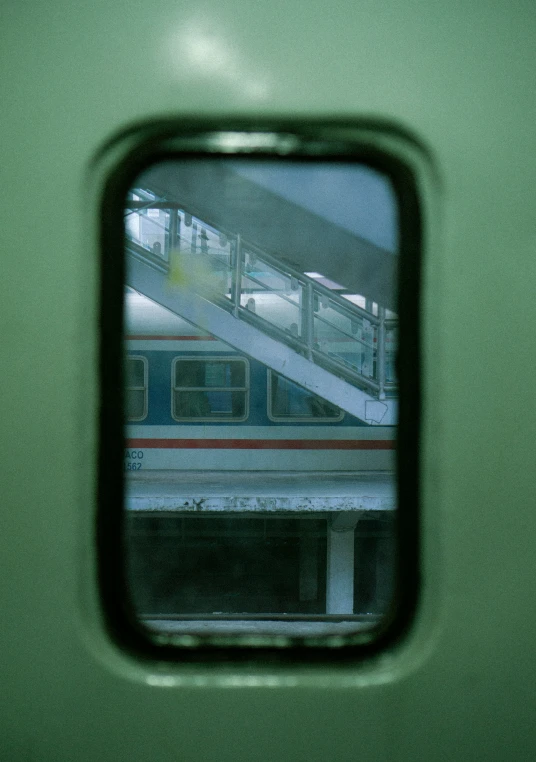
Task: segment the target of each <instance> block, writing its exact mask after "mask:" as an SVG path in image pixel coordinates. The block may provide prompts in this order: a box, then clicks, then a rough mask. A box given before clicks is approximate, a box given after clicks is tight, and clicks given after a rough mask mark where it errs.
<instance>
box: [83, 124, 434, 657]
mask: <svg viewBox="0 0 536 762" xmlns="http://www.w3.org/2000/svg"><path fill="white" fill-rule="evenodd" d="M232 157H237V158H244V157H251V158H252V159H259V158H267V159H280V160H282V161H284V160H285V159H286V158H289V159H291V160H293V159H298V160H300V161H313V162H315V161H317V162H322V161H333V160H340V161H347V162H355V163H360V164H363V165H365V166H369V167H371V168H373V169H376V170H378V171H380V172H383V173H384V174H385V175H386V176H387V177H388V178H389V179H390V181H391V183H392V186H393V190H394V193H395V196H396V200H397V208H398V215H399V239H400V246H399V252H400V267H399V272H398V293H399V294H400V293H401V291H402V287H403V288H404V292H403V295H404V298H403V299H400V300H399V304H398V309H397V313H398V316H399V356H398V360H397V377H398V386H399V399H400V403H399V414H398V429H397V448H396V459H397V497H398V506H399V508H398V511H397V521H396V529H395V532H396V544H397V545H396V547H397V552H396V578H395V597H394V601H393V607H392V609H391V610H389V612H387V613H386V614H385V616H384V618H383V620H382V623H381V627H379V628H378V629H376V630H375V631H374V632H373V633H372V634H367V635H363V636H358V635H356V636H355V637H350V638H346V639H345V641H344V642H343V643H341V644H340V645H339V644H338V647H337V648H333V647H332V646H330V645H325V644H323V643H318V642H316V643H309V642H307V640H306V639H305V640H304V639H300V638H297V639H292V642H291V644H290V646H289V647H287V644H284V647H283V646H282V644H280V643H274V642H270V643H268V644H258V643H257V644H254V645H252V644H250V643H247V644H246V646H247V647H244V642H243V641H241V642H229V641H228V640H227V641H225V640H224V639H218V638H212V639H208V640H207V641H204V642H203V644H202V647H197V644H196V647H193V648H192V647H188V646H182V645H181V646H178V645H176V644H174V643H170V642H169V638H160V639H158V638H149V636H148V634H147V633H146V632H145V631H143V630H142V629H141V628H140V625H139V623H138V621H137V620H136V617H135V615H134V612H133V611H132V609H131V608H130V607H129V605H128V587H127V584H126V578H125V577H126V575H125V564H124V560H123V556H122V554H121V547H122V530H123V526H124V523H125V517H124V513H125V511H124V494H125V488H124V475H123V469H122V463H123V452H124V448H125V428H124V422H123V415H122V412H123V410H124V390H123V369H122V356H123V342H124V332H123V319H124V315H123V291H124V274H125V259H124V255H123V251H124V225H123V213H124V200H125V198H126V194H127V191H128V190H129V188H130V187H132V186H133V185H134V184H135V181H136V178H137V177H138V176H139V175H140V174H141V173H142V172H143V171H144V170H146V169H147V168H148V167H150V166H152V165H154V164H156V163H158V162H160V161H165V160H169V159H172V158H181V159H184V158H189V159H195V158H201V159H206V158H223V159H228V158H232ZM90 169H91V171H92V172H93V179H94V180H95V182H96V184H95V185H94V186H93V187H94V189H95V193H94V201H95V215H96V216H97V217H98V219H99V220H100V227H99V228H98V243H97V246H98V251H99V252H100V292H99V297H100V298H99V316H98V320H99V323H98V324H96V326H97V325H100V326H106V330H103V329H101V330H100V333H99V329H98V328H97V327H96V328H95V330H96V332H97V333H99V335H100V342H99V395H100V406H99V424H98V425H99V441H98V448H97V458H98V464H97V468H98V478H97V494H96V504H97V510H96V525H95V541H96V546H97V552H96V554H95V559H96V564H97V569H96V579H97V584H98V593H99V601H100V605H101V612H102V622H103V626H104V627H105V629H106V632H107V633H108V636H109V638H110V639H111V640H112V641H113V642H114V643H115V644H116V645H117V646H118V647H119V648H120V649H122V650H126V651H127V652H128V653H129V654H131V655H132V656H133V657H135V658H137V659H142V660H146V659H149V660H150V661H151V662H153V661H168V662H170V663H171V662H181V663H182V664H190V665H196V666H200V665H216V664H221V663H223V662H226V663H231V664H234V665H242V666H243V667H244V668H247V669H249V667H250V665H251V662H252V660H255V659H260V662H259V663H262V664H263V665H280V666H283V665H286V666H292V667H296V666H297V665H299V664H303V665H307V666H308V667H311V666H312V665H315V664H316V665H318V666H319V668H321V669H324V668H325V666H326V664H329V665H332V666H334V665H337V664H338V665H342V666H347V665H349V664H355V663H357V662H360V661H362V660H364V659H369V658H371V657H374V656H376V655H378V654H381V653H383V652H384V651H385V649H387V648H390V647H393V646H394V645H396V644H397V643H398V642H399V641H401V640H403V639H404V638H405V637H406V636H407V634H408V633H409V632H410V631H411V627H412V625H413V623H414V620H415V614H416V611H417V607H418V603H419V600H420V592H421V560H420V556H421V554H420V544H421V522H420V481H419V475H420V460H421V457H420V441H421V419H422V393H421V386H422V364H421V354H422V333H423V331H422V325H421V308H422V301H423V296H422V288H421V283H422V271H423V267H422V256H423V250H424V248H425V247H424V236H425V234H426V236H428V235H429V234H430V233H431V232H432V233H433V230H434V229H435V228H434V226H435V222H434V219H432V220H431V221H430V219H429V214H430V211H431V210H432V211H433V210H434V209H435V208H436V193H437V183H438V174H437V168H436V166H435V160H434V157H433V155H432V154H431V153H430V152H429V150H428V148H427V146H426V145H424V144H422V143H421V142H420V141H419V140H418V138H417V137H416V136H415V135H414V134H413V133H412V132H410V131H407V130H406V129H405V128H403V127H402V126H400V125H398V124H396V123H389V122H386V121H383V120H376V119H364V118H361V117H359V116H357V117H355V118H346V119H335V118H333V119H331V118H330V119H326V118H314V117H307V119H303V118H286V117H282V118H273V117H259V116H251V117H232V116H231V117H223V118H222V117H219V118H214V117H182V118H180V119H177V118H169V119H158V120H154V121H148V122H145V123H140V124H135V125H133V126H131V127H128V128H126V129H124V130H123V131H121V132H120V133H118V134H116V135H114V136H112V137H111V138H110V140H109V141H108V142H107V143H106V144H104V145H103V146H102V147H101V149H100V150H99V152H98V153H97V155H96V156H95V157H94V160H93V162H92V165H91V167H90ZM436 211H437V210H436ZM426 241H428V238H427V239H426ZM110 252H111V253H112V256H110Z"/></svg>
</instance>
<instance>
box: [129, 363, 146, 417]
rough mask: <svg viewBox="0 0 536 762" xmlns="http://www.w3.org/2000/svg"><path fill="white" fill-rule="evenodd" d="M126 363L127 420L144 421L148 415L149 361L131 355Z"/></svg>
mask: <svg viewBox="0 0 536 762" xmlns="http://www.w3.org/2000/svg"><path fill="white" fill-rule="evenodd" d="M125 363H126V414H127V420H129V421H142V420H143V419H144V418H145V416H146V415H147V393H148V384H147V377H148V376H147V360H146V359H145V357H133V356H132V355H130V356H127V357H126V360H125Z"/></svg>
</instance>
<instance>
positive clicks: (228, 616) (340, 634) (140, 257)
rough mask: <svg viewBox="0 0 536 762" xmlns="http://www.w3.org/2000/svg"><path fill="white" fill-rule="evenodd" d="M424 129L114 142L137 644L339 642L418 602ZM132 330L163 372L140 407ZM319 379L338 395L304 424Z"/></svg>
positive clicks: (107, 362)
mask: <svg viewBox="0 0 536 762" xmlns="http://www.w3.org/2000/svg"><path fill="white" fill-rule="evenodd" d="M405 145H406V139H405V138H403V137H400V136H398V135H397V134H396V133H394V132H393V131H389V130H385V129H383V128H380V127H377V126H374V125H368V126H367V125H362V126H357V127H356V126H352V125H348V124H333V123H331V124H325V123H314V122H313V123H307V124H304V123H299V122H294V123H291V122H288V123H287V122H281V123H265V124H262V125H259V124H257V123H255V124H253V123H248V122H247V121H229V122H228V123H221V122H220V123H217V124H216V123H210V122H203V121H197V120H192V121H186V122H181V123H165V124H156V125H149V126H146V127H144V128H141V129H139V130H133V131H132V133H129V134H128V135H126V136H123V138H122V139H119V140H118V141H117V142H115V143H114V145H113V147H112V148H110V149H109V151H112V149H113V156H114V158H113V159H111V160H109V162H108V163H109V165H110V166H109V169H108V170H107V172H106V173H105V178H104V182H103V193H102V203H101V217H102V226H101V246H102V252H103V256H102V260H101V262H102V265H101V266H102V272H101V283H102V289H101V317H102V325H103V331H102V336H101V358H100V378H101V419H100V461H99V463H100V465H99V506H98V508H99V510H98V527H97V537H98V551H99V556H98V558H99V581H100V590H101V596H102V603H103V609H104V612H105V620H106V622H107V625H108V627H109V629H110V632H111V634H112V635H113V637H115V638H116V639H117V640H118V642H120V643H121V644H122V645H123V646H124V647H127V648H131V649H133V650H134V651H136V652H139V653H143V654H145V655H153V656H154V657H155V658H159V659H162V658H166V659H172V660H176V659H179V660H182V661H186V662H203V661H211V660H219V659H222V658H224V659H226V660H229V659H232V660H236V661H241V660H244V659H246V660H247V659H251V657H252V653H259V654H261V653H262V659H263V660H267V659H268V660H274V661H276V662H281V663H282V662H286V661H289V662H292V663H295V662H298V661H303V660H304V661H307V662H313V661H325V660H326V659H328V660H330V661H338V660H346V659H356V658H361V657H362V656H365V655H367V654H370V653H372V652H375V651H377V650H379V649H381V648H383V647H385V646H386V645H387V644H389V643H392V642H394V640H396V639H397V638H399V637H400V636H401V635H402V634H403V633H404V632H405V631H406V630H407V628H408V626H409V624H410V623H411V620H412V615H413V611H414V610H415V606H416V602H417V596H418V581H419V566H418V540H419V525H418V442H419V421H420V365H419V358H420V354H419V352H420V326H419V301H420V256H421V212H420V202H419V197H418V193H417V181H416V178H415V173H416V170H415V169H414V168H413V165H412V163H411V161H410V160H409V159H408V158H407V157H408V156H410V155H411V154H410V152H407V151H405V150H404V146H405ZM117 157H119V158H117ZM133 326H135V327H134V328H133ZM126 336H128V337H129V351H131V352H135V353H141V352H143V358H145V359H146V361H147V363H148V365H149V367H150V369H151V379H152V380H151V388H150V390H148V391H146V394H147V395H148V397H149V404H148V410H147V415H146V416H145V417H144V418H143V420H142V419H141V417H140V418H138V416H135V417H132V418H131V420H127V422H126V424H125V423H124V419H125V416H124V413H122V411H125V410H127V406H132V405H134V406H136V405H138V403H139V401H138V402H136V403H134V401H131V395H132V392H138V391H141V387H139V386H138V385H137V384H133V383H132V382H131V379H130V380H129V378H130V376H131V375H132V373H133V372H138V370H139V369H138V370H136V368H135V367H134V366H129V364H128V361H127V362H126V363H125V359H124V356H123V355H124V351H125V350H124V341H125V337H126ZM138 356H139V357H141V355H138ZM125 371H127V372H126V374H125ZM129 374H130V376H129ZM170 374H171V378H172V387H171V390H170V385H169V379H170ZM145 378H146V375H145ZM268 379H270V381H268ZM274 379H277V380H278V382H279V381H280V382H281V388H282V391H284V392H285V394H284V395H283V397H285V399H283V397H281V396H280V397H279V399H278V400H277V401H275V402H274V399H272V397H273V395H274ZM283 387H284V388H283ZM295 390H304V391H303V393H301V392H300V394H296V393H295ZM170 391H171V396H172V400H171V411H170ZM248 395H249V402H248ZM267 400H269V401H270V404H269V409H268V408H267ZM307 400H309V401H311V400H313V401H317V400H320V401H321V402H322V404H323V407H322V408H321V409H320V408H318V407H315V409H314V411H313V408H312V407H311V405H309V407H308V408H307V405H306V408H307V410H309V411H310V413H311V415H312V417H313V418H315V417H317V418H318V423H317V424H316V423H315V421H312V422H311V421H310V420H308V421H307V425H305V426H303V425H301V424H302V423H303V421H304V419H307V417H308V414H307V411H306V410H305V412H303V405H304V404H305V403H306V402H307ZM313 407H314V406H313ZM136 409H137V408H136ZM300 411H302V412H300ZM315 411H316V412H315ZM337 411H340V415H339V413H338V412H337ZM330 412H333V413H334V414H333V416H330V415H329V413H330ZM335 412H337V416H335ZM287 416H288V418H287ZM302 416H303V417H302ZM283 419H284V420H283ZM125 454H126V455H125ZM123 457H126V458H128V459H130V460H132V459H134V460H135V461H136V464H137V465H136V468H131V469H130V470H126V468H125V467H124V466H122V463H121V461H122V458H123Z"/></svg>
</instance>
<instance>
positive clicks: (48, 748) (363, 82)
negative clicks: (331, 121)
mask: <svg viewBox="0 0 536 762" xmlns="http://www.w3.org/2000/svg"><path fill="white" fill-rule="evenodd" d="M2 15H3V19H2V24H1V31H0V70H1V71H2V74H3V76H2V80H1V83H0V93H1V97H0V103H1V104H2V106H1V110H2V116H1V122H0V146H1V149H0V150H1V152H2V163H1V167H2V182H1V184H0V225H1V228H0V229H1V230H2V235H1V247H2V259H1V262H2V277H1V278H0V331H1V336H2V374H1V379H2V394H1V396H0V400H1V401H0V405H1V413H0V420H1V421H2V458H1V496H2V515H3V521H2V532H1V538H0V543H1V547H0V551H1V557H2V575H1V584H2V624H1V638H0V643H1V657H0V659H1V665H2V666H1V685H2V696H3V698H2V701H1V708H0V758H1V759H2V760H4V759H5V760H7V761H11V760H13V762H19V760H24V761H26V760H40V761H41V760H43V761H46V762H48V760H54V762H60V761H61V762H63V760H65V762H67V761H68V762H71V761H72V760H80V762H84V761H86V760H87V761H88V762H89V761H90V760H96V759H100V760H114V761H116V760H129V761H130V762H135V761H136V760H140V761H141V760H147V759H155V760H162V761H163V762H166V761H167V760H177V759H180V760H188V762H197V761H198V760H203V761H204V762H210V761H211V760H218V762H221V761H222V760H233V761H236V760H253V759H254V760H259V762H265V761H267V760H274V759H278V760H291V761H292V762H299V761H301V760H304V762H305V760H307V762H312V761H313V760H319V761H320V760H322V761H324V760H331V759H337V760H352V759H366V760H375V761H376V760H377V761H379V762H380V761H382V760H385V761H386V762H387V760H400V761H401V762H406V760H407V761H408V762H409V760H412V761H413V760H416V759H422V760H427V761H430V762H436V760H453V759H464V760H486V761H487V762H490V761H491V760H493V761H494V762H495V760H496V761H497V762H499V760H506V759H508V760H510V759H512V760H514V759H515V760H525V759H526V760H532V759H533V758H534V755H535V753H536V732H535V727H534V703H535V700H534V677H535V675H534V672H535V668H534V663H535V659H534V655H535V654H534V651H535V646H534V628H535V626H536V614H535V610H534V604H533V592H532V586H533V582H532V580H533V577H534V573H535V571H536V569H535V566H536V555H535V553H534V539H533V538H534V534H535V531H536V513H535V511H534V504H535V487H534V476H533V471H534V430H535V428H536V420H535V417H536V413H535V409H536V408H535V405H534V342H533V338H532V326H533V325H534V321H535V319H536V306H535V301H534V282H535V279H536V257H535V256H534V254H535V251H534V250H535V241H536V235H535V233H536V222H535V220H536V215H535V213H534V212H535V210H534V181H535V179H536V151H535V139H534V121H535V119H534V117H535V110H536V109H535V105H536V104H535V90H534V70H535V64H536V60H535V59H536V44H535V43H536V40H535V37H536V34H535V31H536V30H535V26H536V14H535V12H534V6H533V4H532V3H531V2H519V3H516V4H511V3H507V2H505V0H493V2H484V0H469V2H465V3H461V2H454V3H445V2H438V1H435V0H434V1H433V2H429V3H426V4H423V3H417V2H402V3H400V2H394V0H388V2H384V3H376V2H372V0H370V1H368V0H367V1H365V0H357V2H355V1H352V2H350V1H349V0H343V1H342V2H341V3H339V4H337V5H336V6H333V7H328V6H327V5H326V4H325V3H320V2H319V1H317V0H310V2H308V3H306V4H304V3H298V2H292V3H290V4H289V3H288V1H287V2H281V0H275V2H270V3H268V2H262V3H248V2H246V0H224V2H215V1H214V0H209V2H207V3H205V4H203V5H201V6H197V5H194V6H192V5H190V4H187V3H184V2H182V0H179V1H178V2H177V3H175V4H171V5H170V4H169V3H164V2H162V0H154V2H152V3H149V4H147V3H145V4H132V3H127V2H124V1H123V0H119V1H118V2H115V3H109V2H104V1H103V0H95V2H93V3H91V4H76V3H68V2H62V1H61V0H52V1H51V2H49V3H39V2H35V1H34V2H29V3H20V4H15V3H6V4H4V7H3V14H2ZM233 114H240V115H243V116H248V115H251V116H254V117H255V116H263V115H281V116H284V117H302V118H314V117H318V116H328V117H332V116H337V117H349V118H352V119H354V118H355V120H356V123H358V122H359V120H360V119H361V118H367V119H371V118H373V119H377V120H379V121H386V122H388V123H391V124H394V125H395V126H397V127H399V128H401V129H403V130H409V131H410V132H411V133H412V134H413V135H415V136H416V139H417V141H418V142H421V143H422V144H424V145H425V146H426V147H427V150H428V151H429V153H430V156H431V159H430V160H427V161H424V160H422V159H420V158H419V155H418V154H417V155H416V156H415V157H411V156H410V157H409V159H410V161H412V162H414V163H416V164H417V166H418V167H419V168H420V172H421V176H422V183H423V195H424V202H425V207H426V209H427V226H428V230H427V240H426V250H425V303H424V307H423V321H424V326H425V364H424V383H425V429H424V439H423V449H422V461H423V477H424V478H423V501H422V509H423V548H422V553H423V573H424V586H423V595H422V600H421V607H420V610H419V614H418V618H417V620H416V622H415V626H414V628H413V630H412V632H411V634H410V636H409V637H408V638H407V639H406V641H405V642H404V643H403V644H401V645H400V646H399V647H398V648H396V649H393V650H392V651H391V652H388V653H385V654H384V655H383V656H381V657H380V658H378V659H377V660H375V661H374V662H369V663H366V664H364V665H362V666H355V667H351V668H350V667H347V668H340V669H335V668H334V667H332V666H330V664H325V666H323V667H321V668H319V667H316V668H314V669H313V668H306V667H300V668H299V669H298V668H297V667H296V668H295V669H291V668H290V669H286V670H285V671H284V672H283V671H278V670H276V669H275V668H270V667H268V666H266V665H263V664H258V663H254V662H253V663H251V664H250V665H248V666H247V667H244V666H243V667H241V668H240V669H238V668H233V666H232V665H222V666H221V668H218V669H216V668H212V669H210V670H209V669H207V668H204V669H201V668H199V669H195V668H193V667H190V668H188V669H186V668H181V667H180V665H177V666H174V667H173V668H171V667H169V666H167V665H165V664H143V663H141V662H137V661H136V660H134V659H133V658H131V657H129V656H128V655H127V654H124V653H121V652H120V651H119V650H118V649H117V648H116V647H115V646H114V645H113V644H112V643H111V642H110V641H109V639H108V637H107V635H106V633H105V631H104V629H103V627H102V623H101V621H100V618H99V613H98V612H99V606H98V600H97V592H96V580H95V558H94V549H93V544H92V525H93V518H94V511H95V497H94V495H95V490H94V484H95V469H96V460H95V446H96V445H95V443H96V420H97V398H96V361H95V358H96V350H97V330H98V326H97V319H96V315H97V261H98V260H97V239H96V230H97V219H96V217H95V209H96V197H97V192H98V182H99V175H98V173H97V174H96V173H95V171H94V170H92V169H91V163H92V161H93V159H94V157H95V156H96V154H97V152H98V151H99V149H100V148H101V146H102V145H103V144H104V142H105V141H107V140H109V139H110V138H111V137H113V136H114V135H115V134H116V132H117V131H118V130H121V129H124V128H125V127H128V126H130V125H132V124H133V123H135V122H137V121H139V120H145V119H148V118H159V117H170V116H173V117H180V116H181V115H197V116H199V115H207V116H211V117H214V116H219V115H233ZM435 172H437V176H438V177H439V178H440V180H437V179H435V178H436V174H435Z"/></svg>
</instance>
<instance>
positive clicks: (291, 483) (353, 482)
mask: <svg viewBox="0 0 536 762" xmlns="http://www.w3.org/2000/svg"><path fill="white" fill-rule="evenodd" d="M126 508H127V510H130V511H204V512H208V511H210V512H213V511H227V512H251V511H262V512H279V511H297V512H300V513H304V512H309V511H311V512H318V511H323V512H324V511H325V512H329V511H392V510H394V509H395V508H396V478H395V476H394V475H393V473H390V472H389V473H388V472H385V473H383V472H379V473H373V474H371V473H367V474H359V473H351V472H339V473H329V474H325V473H315V474H312V473H309V472H308V473H302V472H296V471H289V472H266V471H260V472H255V471H246V472H238V471H210V472H208V471H140V472H132V474H131V473H129V475H128V478H127V480H126Z"/></svg>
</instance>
